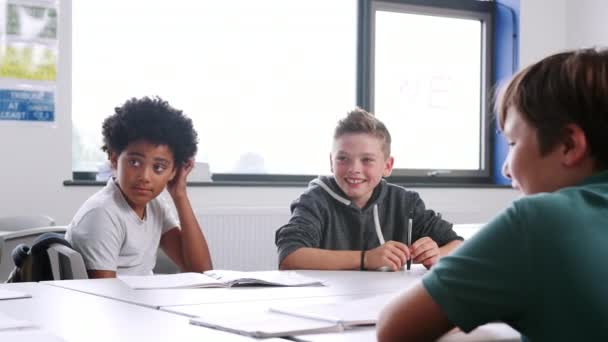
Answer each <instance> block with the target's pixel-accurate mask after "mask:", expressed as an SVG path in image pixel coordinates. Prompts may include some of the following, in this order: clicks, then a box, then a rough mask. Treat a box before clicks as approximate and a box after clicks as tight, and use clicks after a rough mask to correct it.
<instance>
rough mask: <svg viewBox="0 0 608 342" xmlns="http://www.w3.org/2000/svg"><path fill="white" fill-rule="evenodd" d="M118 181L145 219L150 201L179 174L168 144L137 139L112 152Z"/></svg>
mask: <svg viewBox="0 0 608 342" xmlns="http://www.w3.org/2000/svg"><path fill="white" fill-rule="evenodd" d="M110 161H111V163H112V168H113V169H114V170H116V182H117V184H118V186H119V187H120V190H121V191H122V193H123V194H124V196H125V197H126V199H127V202H128V203H129V205H130V206H131V208H133V210H134V211H135V212H136V213H137V214H138V215H139V217H142V218H143V215H144V211H145V208H146V204H148V202H150V201H151V200H153V199H154V198H156V196H158V195H159V194H160V193H161V192H162V191H163V190H164V189H165V186H166V185H167V183H168V182H169V181H170V180H171V179H173V177H174V176H175V167H174V162H173V153H172V152H171V150H170V149H169V147H168V146H167V145H155V144H151V143H149V142H147V141H135V142H132V143H130V144H129V145H127V147H126V148H125V149H124V150H123V151H122V152H121V153H120V154H117V153H111V154H110Z"/></svg>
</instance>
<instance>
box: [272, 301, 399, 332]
mask: <svg viewBox="0 0 608 342" xmlns="http://www.w3.org/2000/svg"><path fill="white" fill-rule="evenodd" d="M397 295H398V293H389V294H383V295H378V296H372V297H367V298H362V299H357V300H352V301H348V302H338V303H323V304H307V305H297V306H293V305H283V306H276V305H275V306H272V307H271V308H270V309H269V311H270V312H275V313H280V314H284V315H289V316H294V317H301V318H308V319H315V320H322V321H328V322H334V323H337V324H339V325H341V326H342V327H343V328H344V329H349V328H352V327H355V326H360V325H375V324H376V322H377V320H378V316H379V315H380V311H381V310H382V308H384V307H385V306H386V305H387V304H388V303H389V302H390V301H391V300H392V299H393V298H395V297H396V296H397Z"/></svg>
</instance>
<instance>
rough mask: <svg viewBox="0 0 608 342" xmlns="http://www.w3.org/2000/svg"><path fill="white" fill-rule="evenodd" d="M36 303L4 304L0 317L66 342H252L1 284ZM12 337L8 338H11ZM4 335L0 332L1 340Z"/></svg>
mask: <svg viewBox="0 0 608 342" xmlns="http://www.w3.org/2000/svg"><path fill="white" fill-rule="evenodd" d="M0 288H2V289H6V290H14V291H21V292H27V293H29V294H31V295H32V298H26V299H14V300H0V312H3V313H5V314H7V315H9V316H11V317H12V318H16V319H23V320H27V321H31V322H33V323H35V324H37V325H38V326H40V328H41V329H43V331H48V332H50V333H51V334H53V335H55V336H57V337H59V338H61V339H63V340H65V341H66V342H72V341H73V342H81V341H89V342H110V341H129V342H135V341H142V342H156V341H159V342H161V341H162V342H165V341H252V340H254V339H251V338H247V337H244V336H240V335H235V334H230V333H225V332H221V331H218V330H213V329H207V328H203V327H200V326H194V325H191V324H189V321H188V318H187V317H184V316H179V315H175V314H171V313H167V312H163V311H159V310H153V309H150V308H144V307H141V306H137V305H131V304H127V303H122V302H120V301H115V300H110V299H107V298H102V297H99V296H92V295H88V294H84V293H80V292H77V291H72V290H67V289H63V288H60V287H57V286H48V285H44V284H42V283H18V284H2V285H0ZM9 333H10V332H9ZM2 334H3V332H0V340H2V341H5V340H6V339H4V338H2V336H3V335H2Z"/></svg>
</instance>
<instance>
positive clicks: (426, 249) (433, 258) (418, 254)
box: [410, 236, 439, 269]
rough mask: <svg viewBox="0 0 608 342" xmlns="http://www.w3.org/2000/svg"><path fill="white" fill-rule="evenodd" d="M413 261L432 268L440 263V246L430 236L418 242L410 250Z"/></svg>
mask: <svg viewBox="0 0 608 342" xmlns="http://www.w3.org/2000/svg"><path fill="white" fill-rule="evenodd" d="M410 252H411V253H412V258H413V259H414V260H413V261H414V262H415V263H417V264H422V265H424V267H426V268H427V269H428V268H431V266H433V265H435V264H436V263H437V261H439V246H438V245H437V242H435V241H433V239H431V238H430V237H428V236H425V237H423V238H420V239H418V240H416V242H414V243H413V244H412V248H411V249H410Z"/></svg>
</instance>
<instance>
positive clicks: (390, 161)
mask: <svg viewBox="0 0 608 342" xmlns="http://www.w3.org/2000/svg"><path fill="white" fill-rule="evenodd" d="M394 164H395V158H393V157H388V158H386V161H385V162H384V171H383V172H382V176H384V177H388V176H390V175H391V173H392V172H393V165H394Z"/></svg>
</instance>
